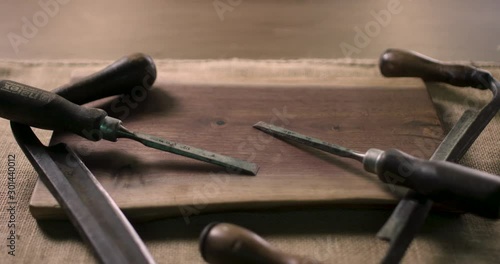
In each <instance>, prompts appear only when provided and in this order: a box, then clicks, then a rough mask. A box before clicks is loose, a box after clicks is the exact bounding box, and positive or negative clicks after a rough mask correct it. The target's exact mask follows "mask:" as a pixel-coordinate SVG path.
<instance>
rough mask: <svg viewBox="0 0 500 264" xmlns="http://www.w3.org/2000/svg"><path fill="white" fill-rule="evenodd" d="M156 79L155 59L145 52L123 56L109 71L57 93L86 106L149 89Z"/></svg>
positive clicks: (71, 84)
mask: <svg viewBox="0 0 500 264" xmlns="http://www.w3.org/2000/svg"><path fill="white" fill-rule="evenodd" d="M155 80H156V66H155V64H154V62H153V59H152V58H151V57H150V56H148V55H144V54H142V53H136V54H132V55H129V56H126V57H123V58H121V59H119V60H117V61H115V62H114V63H113V64H111V65H109V66H107V67H106V68H104V69H102V70H100V71H98V72H96V73H94V74H92V75H90V76H88V77H85V78H83V79H80V80H77V81H76V82H75V83H70V84H67V85H64V86H62V87H60V88H58V89H56V90H54V93H57V94H59V95H60V96H62V97H64V98H66V99H68V100H69V101H71V102H73V103H75V104H84V103H88V102H91V101H94V100H97V99H101V98H105V97H108V96H112V95H118V94H123V93H127V92H130V91H131V90H132V89H149V88H150V87H151V86H152V85H153V83H154V81H155Z"/></svg>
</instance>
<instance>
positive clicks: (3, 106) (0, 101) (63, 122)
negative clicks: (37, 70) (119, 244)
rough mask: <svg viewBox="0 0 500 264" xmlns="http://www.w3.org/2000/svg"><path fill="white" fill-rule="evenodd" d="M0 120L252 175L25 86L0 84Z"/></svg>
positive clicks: (228, 161) (246, 165) (252, 167)
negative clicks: (128, 142) (133, 144)
mask: <svg viewBox="0 0 500 264" xmlns="http://www.w3.org/2000/svg"><path fill="white" fill-rule="evenodd" d="M0 117H3V118H6V119H9V120H11V121H15V122H18V123H22V124H26V125H30V126H33V127H37V128H42V129H49V130H59V131H66V132H72V133H75V134H77V135H80V136H82V137H84V138H86V139H89V140H92V141H99V140H101V139H105V140H109V141H113V142H114V141H117V139H118V138H129V139H132V140H135V141H138V142H140V143H142V144H144V145H145V146H148V147H151V148H155V149H159V150H163V151H167V152H171V153H175V154H178V155H181V156H185V157H189V158H193V159H196V160H200V161H204V162H208V163H212V164H215V165H219V166H222V167H225V168H227V169H230V170H231V171H233V172H241V173H246V174H250V175H256V174H257V171H258V167H257V165H256V164H253V163H250V162H246V161H243V160H239V159H235V158H231V157H227V156H223V155H220V154H217V153H213V152H209V151H206V150H202V149H198V148H194V147H191V146H187V145H184V144H180V143H176V142H171V141H168V140H165V139H161V138H157V137H154V136H150V135H146V134H141V133H135V132H131V131H129V130H128V129H126V128H125V127H124V126H123V125H122V122H121V120H119V119H116V118H113V117H110V116H108V115H107V113H106V112H105V111H104V110H101V109H97V108H88V107H83V106H79V105H77V104H74V103H72V102H70V101H68V100H66V99H64V98H63V97H61V96H59V95H57V94H55V93H51V92H47V91H44V90H41V89H38V88H34V87H31V86H28V85H25V84H21V83H17V82H13V81H8V80H2V81H0Z"/></svg>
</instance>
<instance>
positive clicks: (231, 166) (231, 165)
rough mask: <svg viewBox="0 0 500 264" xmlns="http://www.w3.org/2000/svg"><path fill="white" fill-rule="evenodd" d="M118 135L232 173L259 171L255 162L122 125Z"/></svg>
mask: <svg viewBox="0 0 500 264" xmlns="http://www.w3.org/2000/svg"><path fill="white" fill-rule="evenodd" d="M120 136H121V137H126V138H129V139H133V140H135V141H138V142H141V143H142V144H144V145H145V146H148V147H151V148H154V149H159V150H162V151H167V152H171V153H174V154H177V155H181V156H184V157H188V158H192V159H196V160H200V161H204V162H208V163H211V164H215V165H218V166H222V167H224V168H227V169H228V171H230V172H234V173H240V172H242V173H246V174H250V175H256V174H257V172H258V171H259V167H258V166H257V164H255V163H251V162H247V161H244V160H239V159H236V158H232V157H228V156H224V155H221V154H217V153H214V152H210V151H207V150H203V149H199V148H195V147H191V146H188V145H184V144H181V143H176V142H171V141H168V140H165V139H162V138H158V137H155V136H151V135H147V134H142V133H135V132H131V131H129V130H127V129H126V128H124V127H122V128H121V129H120Z"/></svg>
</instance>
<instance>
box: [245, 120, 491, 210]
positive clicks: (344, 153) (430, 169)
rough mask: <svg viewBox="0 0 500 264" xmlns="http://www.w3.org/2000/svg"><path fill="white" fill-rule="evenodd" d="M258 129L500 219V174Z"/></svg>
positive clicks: (269, 127) (269, 128)
mask: <svg viewBox="0 0 500 264" xmlns="http://www.w3.org/2000/svg"><path fill="white" fill-rule="evenodd" d="M254 127H255V128H257V129H259V130H261V131H263V132H266V133H268V134H271V135H274V136H278V137H282V138H285V139H289V140H292V141H295V142H299V143H302V144H305V145H308V146H311V147H313V148H317V149H320V150H323V151H326V152H328V153H332V154H335V155H338V156H341V157H347V158H352V159H355V160H357V161H360V162H362V163H363V166H364V169H365V170H366V171H368V172H371V173H375V174H377V175H378V178H379V179H380V180H381V181H382V182H385V183H389V184H395V185H401V186H405V187H408V188H410V189H413V190H415V191H416V192H418V193H421V194H424V195H426V196H427V197H429V198H431V199H433V200H435V201H438V202H442V203H444V204H449V205H452V206H454V207H457V208H460V209H463V210H465V211H468V212H471V213H474V214H476V215H479V216H483V217H487V218H499V217H500V214H499V209H500V177H499V176H496V175H492V174H488V173H486V172H482V171H478V170H474V169H471V168H468V167H465V166H461V165H458V164H455V163H451V162H445V161H429V160H423V159H419V158H416V157H413V156H411V155H409V154H406V153H404V152H402V151H399V150H396V149H390V150H387V151H382V150H380V149H369V150H368V151H367V152H366V153H359V152H356V151H353V150H350V149H347V148H344V147H341V146H337V145H334V144H331V143H328V142H325V141H322V140H319V139H316V138H312V137H308V136H305V135H301V134H299V133H296V132H294V131H291V130H287V129H284V128H281V127H277V126H273V125H270V124H266V123H264V122H259V123H257V124H255V125H254Z"/></svg>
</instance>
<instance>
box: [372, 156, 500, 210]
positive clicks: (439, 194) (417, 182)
mask: <svg viewBox="0 0 500 264" xmlns="http://www.w3.org/2000/svg"><path fill="white" fill-rule="evenodd" d="M377 160H378V162H377V165H376V169H375V172H376V173H377V175H378V176H379V178H380V180H382V181H383V182H386V183H392V184H397V185H402V186H406V187H408V188H411V189H413V190H415V191H417V192H419V193H421V194H424V195H425V196H427V197H429V198H431V199H433V200H434V201H436V202H442V203H444V204H449V205H452V206H453V207H456V208H460V209H463V210H465V211H468V212H471V213H474V214H476V215H480V216H483V217H488V218H494V219H496V218H499V217H500V214H499V213H500V176H497V175H492V174H489V173H486V172H483V171H479V170H475V169H472V168H468V167H465V166H461V165H458V164H455V163H451V162H445V161H429V160H423V159H418V158H415V157H413V156H410V155H408V154H406V153H404V152H402V151H399V150H396V149H391V150H387V151H385V152H383V153H382V154H381V155H380V156H379V157H378V158H377Z"/></svg>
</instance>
